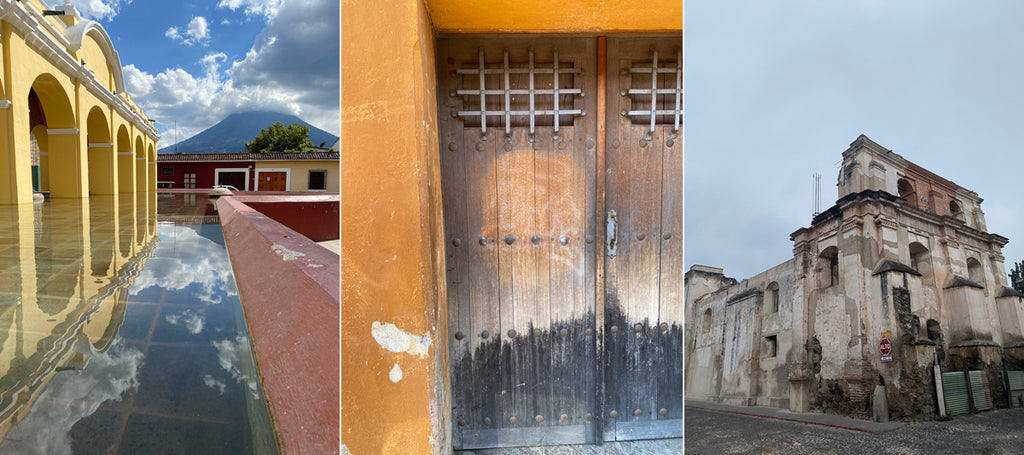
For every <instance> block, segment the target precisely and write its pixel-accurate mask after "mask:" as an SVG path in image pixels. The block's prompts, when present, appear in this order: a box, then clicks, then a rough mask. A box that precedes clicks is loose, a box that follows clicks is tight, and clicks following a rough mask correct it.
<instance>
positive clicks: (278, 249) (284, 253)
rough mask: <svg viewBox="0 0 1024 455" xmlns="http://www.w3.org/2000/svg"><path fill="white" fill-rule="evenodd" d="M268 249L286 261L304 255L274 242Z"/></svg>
mask: <svg viewBox="0 0 1024 455" xmlns="http://www.w3.org/2000/svg"><path fill="white" fill-rule="evenodd" d="M270 249H271V250H273V251H274V252H275V253H277V254H279V255H281V257H282V258H284V260H286V261H292V260H295V258H298V257H301V256H305V254H304V253H300V252H298V251H292V250H289V249H288V248H285V247H284V246H282V245H278V244H276V243H275V244H273V245H271V246H270Z"/></svg>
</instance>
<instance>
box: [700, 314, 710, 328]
mask: <svg viewBox="0 0 1024 455" xmlns="http://www.w3.org/2000/svg"><path fill="white" fill-rule="evenodd" d="M700 325H701V328H700V329H701V331H702V332H704V333H708V332H710V331H711V308H708V309H707V310H704V320H702V321H701V323H700Z"/></svg>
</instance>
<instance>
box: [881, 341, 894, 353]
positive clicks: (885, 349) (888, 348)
mask: <svg viewBox="0 0 1024 455" xmlns="http://www.w3.org/2000/svg"><path fill="white" fill-rule="evenodd" d="M878 350H879V351H880V352H881V353H882V355H889V353H890V352H892V343H890V342H889V339H888V338H882V341H880V342H878Z"/></svg>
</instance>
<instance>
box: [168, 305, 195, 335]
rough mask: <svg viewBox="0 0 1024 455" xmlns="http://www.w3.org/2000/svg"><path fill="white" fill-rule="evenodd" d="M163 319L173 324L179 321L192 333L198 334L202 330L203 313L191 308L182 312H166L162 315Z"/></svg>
mask: <svg viewBox="0 0 1024 455" xmlns="http://www.w3.org/2000/svg"><path fill="white" fill-rule="evenodd" d="M164 319H165V320H166V321H167V322H170V323H171V324H174V325H177V324H178V322H181V323H182V324H184V325H185V328H186V329H188V331H189V333H191V334H193V335H198V334H199V332H202V331H203V315H202V314H200V313H196V312H195V311H192V310H185V312H184V313H182V314H168V315H167V316H164Z"/></svg>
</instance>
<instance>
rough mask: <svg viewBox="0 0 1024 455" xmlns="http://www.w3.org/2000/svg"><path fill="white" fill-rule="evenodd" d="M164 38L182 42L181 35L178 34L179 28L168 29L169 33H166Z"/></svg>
mask: <svg viewBox="0 0 1024 455" xmlns="http://www.w3.org/2000/svg"><path fill="white" fill-rule="evenodd" d="M164 36H166V37H168V38H170V39H172V40H180V39H182V37H181V34H180V33H178V27H171V28H169V29H167V31H166V32H164Z"/></svg>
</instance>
